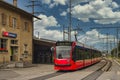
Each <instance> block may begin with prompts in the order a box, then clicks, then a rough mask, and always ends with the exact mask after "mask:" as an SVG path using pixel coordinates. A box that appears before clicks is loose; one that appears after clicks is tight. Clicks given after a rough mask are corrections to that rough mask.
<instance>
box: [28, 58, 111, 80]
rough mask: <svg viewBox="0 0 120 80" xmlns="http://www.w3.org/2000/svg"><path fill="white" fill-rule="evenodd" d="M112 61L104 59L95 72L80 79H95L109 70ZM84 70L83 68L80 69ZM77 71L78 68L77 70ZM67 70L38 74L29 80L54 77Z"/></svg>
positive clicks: (42, 79)
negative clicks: (38, 75)
mask: <svg viewBox="0 0 120 80" xmlns="http://www.w3.org/2000/svg"><path fill="white" fill-rule="evenodd" d="M111 65H112V62H111V61H108V60H106V62H105V63H104V64H103V65H102V66H101V67H100V68H99V69H97V70H96V71H95V72H93V73H92V74H90V75H88V76H86V77H85V78H83V79H82V80H96V79H97V78H98V77H99V76H100V75H101V74H102V73H103V72H106V71H109V70H110V68H111ZM82 70H84V69H82ZM78 71H79V70H78ZM68 72H69V71H63V72H61V71H58V72H55V73H52V74H48V75H44V76H40V77H36V78H33V79H30V80H46V79H49V78H52V77H56V76H59V75H62V74H65V73H68Z"/></svg>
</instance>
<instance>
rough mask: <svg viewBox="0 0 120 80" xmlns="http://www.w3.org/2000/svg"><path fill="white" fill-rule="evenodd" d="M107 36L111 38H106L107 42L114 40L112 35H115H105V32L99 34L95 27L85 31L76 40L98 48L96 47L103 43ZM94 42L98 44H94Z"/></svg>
mask: <svg viewBox="0 0 120 80" xmlns="http://www.w3.org/2000/svg"><path fill="white" fill-rule="evenodd" d="M107 37H108V38H111V39H108V42H110V41H112V42H114V37H115V36H113V35H109V36H107V35H106V34H101V33H100V32H98V31H97V30H96V29H93V30H91V31H87V32H86V33H85V34H83V35H80V36H78V40H79V42H82V43H84V44H86V45H89V46H94V47H97V48H98V47H100V46H101V45H100V44H103V43H105V42H104V41H106V40H107ZM103 39H104V40H103ZM96 44H97V45H98V46H96Z"/></svg>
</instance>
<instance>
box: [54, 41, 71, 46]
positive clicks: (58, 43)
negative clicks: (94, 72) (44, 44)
mask: <svg viewBox="0 0 120 80" xmlns="http://www.w3.org/2000/svg"><path fill="white" fill-rule="evenodd" d="M71 45H72V42H57V43H56V46H71Z"/></svg>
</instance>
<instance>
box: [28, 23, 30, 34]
mask: <svg viewBox="0 0 120 80" xmlns="http://www.w3.org/2000/svg"><path fill="white" fill-rule="evenodd" d="M28 32H30V25H29V23H28Z"/></svg>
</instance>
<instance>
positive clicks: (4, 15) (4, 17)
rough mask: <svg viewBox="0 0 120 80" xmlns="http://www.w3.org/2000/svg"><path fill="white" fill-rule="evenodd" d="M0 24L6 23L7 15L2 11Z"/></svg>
mask: <svg viewBox="0 0 120 80" xmlns="http://www.w3.org/2000/svg"><path fill="white" fill-rule="evenodd" d="M1 15H2V25H6V22H7V15H6V14H4V13H2V14H1Z"/></svg>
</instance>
